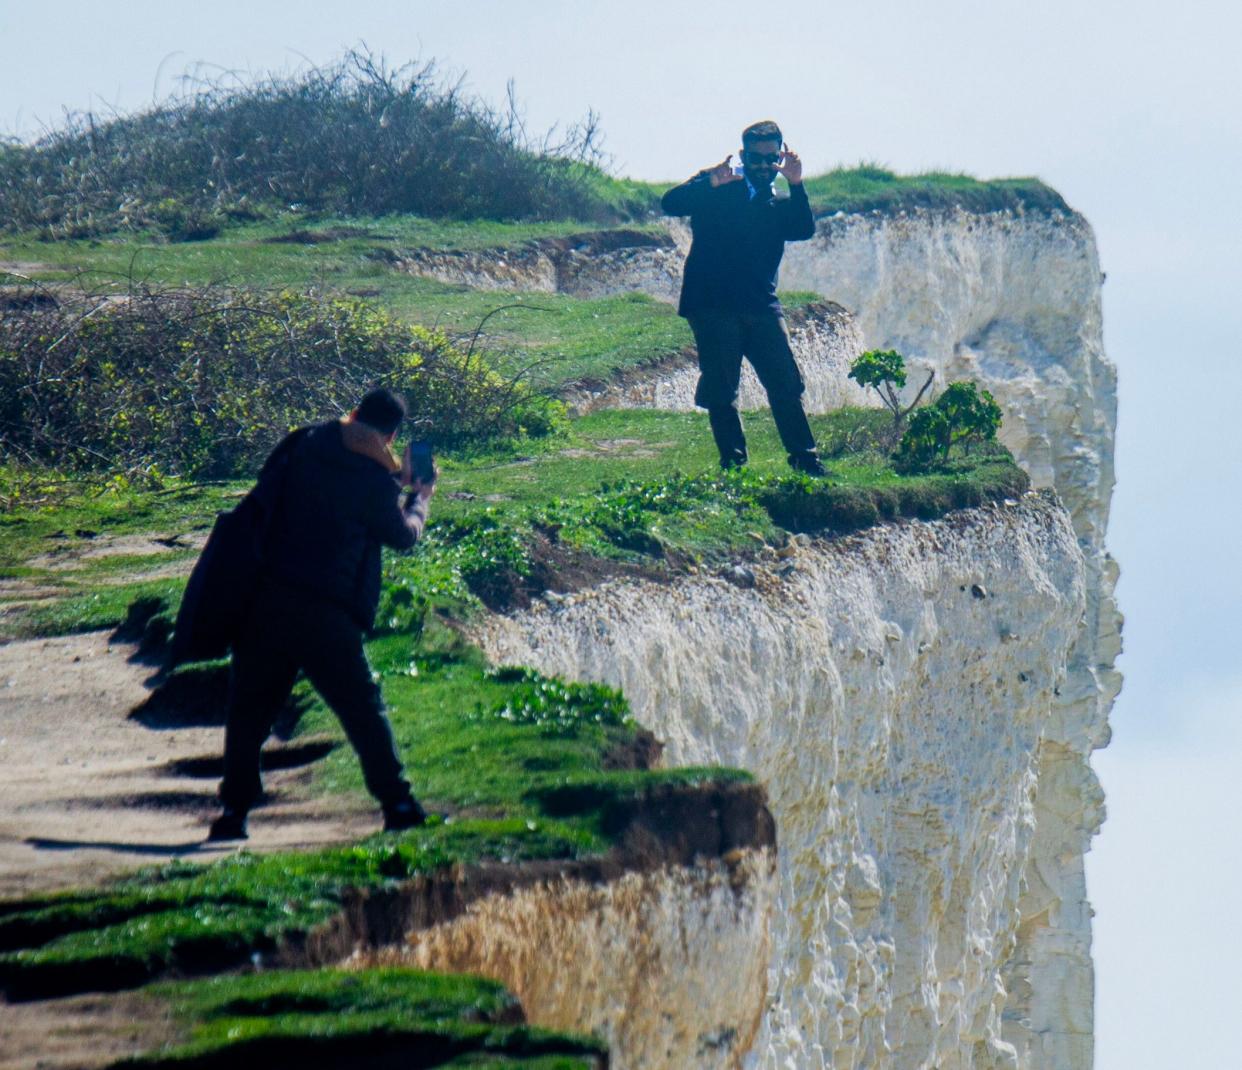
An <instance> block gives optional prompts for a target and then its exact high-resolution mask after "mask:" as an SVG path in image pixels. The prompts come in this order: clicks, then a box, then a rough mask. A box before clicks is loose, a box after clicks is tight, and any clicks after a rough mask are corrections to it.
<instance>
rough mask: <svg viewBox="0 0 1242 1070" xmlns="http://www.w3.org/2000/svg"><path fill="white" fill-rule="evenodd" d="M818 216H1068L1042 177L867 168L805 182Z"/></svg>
mask: <svg viewBox="0 0 1242 1070" xmlns="http://www.w3.org/2000/svg"><path fill="white" fill-rule="evenodd" d="M806 191H807V196H808V197H809V198H810V200H811V208H812V209H813V210H814V211H815V213H816V215H821V216H823V215H833V214H835V213H836V212H845V213H846V214H847V215H849V214H851V213H862V212H880V213H881V214H884V215H891V214H895V213H897V212H900V211H908V210H910V209H915V208H933V209H935V208H952V207H960V208H963V209H965V210H966V211H969V212H979V213H986V212H997V211H1006V210H1008V211H1023V212H1036V213H1040V214H1048V213H1051V212H1069V211H1070V208H1069V206H1068V205H1067V204H1066V203H1065V201H1064V200H1063V199H1062V198H1061V195H1060V194H1059V193H1057V192H1056V191H1055V190H1054V189H1052V188H1051V187H1049V186H1046V185H1044V183H1043V182H1041V181H1040V180H1039V179H1037V178H993V179H987V180H981V179H977V178H972V177H971V176H970V175H964V174H954V173H949V172H945V171H928V172H924V173H923V174H918V175H898V174H894V173H893V172H892V171H888V170H886V169H885V168H883V167H877V166H875V165H867V164H863V165H860V166H858V167H845V168H838V169H837V170H835V171H830V172H828V173H827V174H824V175H815V176H813V177H811V178H808V179H807V181H806Z"/></svg>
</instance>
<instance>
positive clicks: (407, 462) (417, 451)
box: [401, 442, 440, 489]
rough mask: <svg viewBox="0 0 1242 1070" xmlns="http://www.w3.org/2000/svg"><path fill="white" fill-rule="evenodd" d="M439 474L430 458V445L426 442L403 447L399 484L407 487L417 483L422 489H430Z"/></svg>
mask: <svg viewBox="0 0 1242 1070" xmlns="http://www.w3.org/2000/svg"><path fill="white" fill-rule="evenodd" d="M439 474H440V470H439V469H438V468H436V461H435V458H434V457H433V456H432V453H431V446H430V445H428V444H427V443H426V442H411V443H410V444H409V445H408V446H406V447H405V455H404V456H403V457H402V458H401V483H402V485H403V486H407V487H408V486H411V485H413V484H414V483H415V482H417V483H420V484H421V485H422V487H423V488H430V487H432V486H433V485H434V484H435V481H436V477H437V476H439ZM420 489H421V488H420Z"/></svg>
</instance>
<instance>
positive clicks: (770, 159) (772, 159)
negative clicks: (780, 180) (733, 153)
mask: <svg viewBox="0 0 1242 1070" xmlns="http://www.w3.org/2000/svg"><path fill="white" fill-rule="evenodd" d="M782 155H783V153H779V152H743V153H742V159H743V160H745V161H746V162H747V163H760V164H762V163H766V164H771V165H772V166H773V167H775V166H776V165H777V164H778V163H780V162H781V156H782Z"/></svg>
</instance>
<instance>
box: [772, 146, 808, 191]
mask: <svg viewBox="0 0 1242 1070" xmlns="http://www.w3.org/2000/svg"><path fill="white" fill-rule="evenodd" d="M776 170H777V171H778V172H779V173H780V174H782V175H784V176H785V180H786V181H787V182H788V183H789V184H790V185H791V186H800V185H801V184H802V158H801V157H800V156H799V155H798V154H797V153H796V152H794V150H793V149H791V148H790V147H789V145H788V144H786V145H785V151H784V152H783V153H781V162H780V163H779V164H777V165H776Z"/></svg>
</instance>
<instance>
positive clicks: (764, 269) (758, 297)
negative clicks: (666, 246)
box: [660, 171, 815, 316]
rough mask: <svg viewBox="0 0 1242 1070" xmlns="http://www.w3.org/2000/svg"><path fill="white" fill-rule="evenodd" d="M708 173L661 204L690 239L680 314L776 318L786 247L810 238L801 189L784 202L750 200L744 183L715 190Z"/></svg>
mask: <svg viewBox="0 0 1242 1070" xmlns="http://www.w3.org/2000/svg"><path fill="white" fill-rule="evenodd" d="M709 175H710V172H708V171H700V172H699V173H698V174H697V175H695V176H694V177H693V178H692V179H690V180H689V181H688V182H683V183H682V184H681V185H680V186H675V187H674V188H673V189H671V190H669V191H668V192H667V193H666V194H664V199H663V200H662V201H661V202H660V203H661V207H663V209H664V214H665V215H688V216H689V217H690V229H691V231H692V233H693V234H694V240H693V242H692V243H691V245H690V255H689V256H687V257H686V270H685V275H684V277H683V279H682V284H681V302H680V304H679V305H678V306H677V311H678V313H679V314H680V315H682V316H694V315H696V314H697V313H699V312H710V311H712V310H720V309H728V310H731V311H736V312H763V311H765V310H769V309H770V310H772V311H776V312H779V311H780V307H781V305H780V301H778V300H777V297H776V277H777V273H778V272H779V270H780V266H781V257H782V256H783V255H784V254H785V242H787V241H805V240H806V239H807V238H810V237H812V236H813V235H814V234H815V220H814V218H813V217H812V215H811V205H810V202H809V201H808V200H807V197H806V190H805V189H803V187H802V186H801V185H798V186H791V187H790V189H789V196H788V197H777V196H775V195H773V194H771V193H770V192H769V193H768V194H767V195H765V193H764V191H762V190H761V191H759V192H758V193H756V194H755V196H754V198H753V199H752V198H751V197H750V192H749V186H748V184H747V183H746V182H745V181H741V182H726V183H725V184H724V185H721V186H716V187H714V188H713V186H712V184H711V180H710V177H709Z"/></svg>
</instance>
